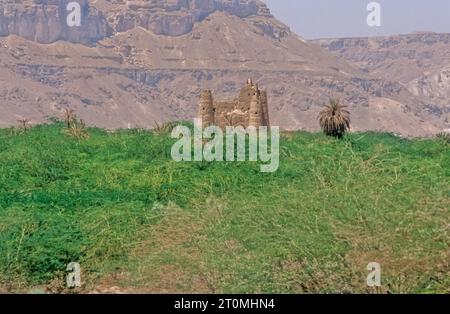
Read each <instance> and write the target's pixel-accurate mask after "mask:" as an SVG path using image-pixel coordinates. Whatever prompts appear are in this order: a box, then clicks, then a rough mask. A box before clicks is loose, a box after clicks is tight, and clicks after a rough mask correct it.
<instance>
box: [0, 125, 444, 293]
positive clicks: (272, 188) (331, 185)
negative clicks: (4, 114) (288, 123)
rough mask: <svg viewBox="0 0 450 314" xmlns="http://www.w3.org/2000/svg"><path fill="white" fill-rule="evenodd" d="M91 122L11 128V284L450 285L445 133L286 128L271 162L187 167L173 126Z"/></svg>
mask: <svg viewBox="0 0 450 314" xmlns="http://www.w3.org/2000/svg"><path fill="white" fill-rule="evenodd" d="M89 132H90V137H89V138H88V139H76V138H73V137H70V136H68V135H67V134H66V133H65V131H64V124H63V123H53V124H50V125H42V126H36V127H34V128H32V129H30V130H27V131H26V132H17V131H16V130H13V129H2V130H0V291H22V292H35V291H41V292H42V291H47V292H70V291H68V290H67V289H66V288H64V285H65V282H64V276H65V268H66V265H67V264H68V263H69V262H79V263H80V265H81V268H82V280H83V287H82V288H80V289H77V290H75V292H90V291H99V292H216V293H240V292H244V293H253V292H255V293H257V292H262V293H266V292H274V293H279V292H286V293H315V292H319V293H329V292H342V293H348V292H349V293H353V292H363V293H364V292H378V293H406V292H416V293H433V292H447V293H448V292H450V276H449V271H450V267H449V256H450V250H449V234H448V232H449V226H450V225H449V223H450V219H449V216H450V215H449V207H450V150H449V145H448V144H446V143H445V142H444V141H443V140H439V139H435V140H406V139H400V138H397V137H394V136H392V135H389V134H376V133H355V134H350V135H349V136H347V137H345V138H343V139H341V140H336V139H333V138H327V137H325V136H323V135H321V134H310V133H304V132H296V133H285V134H284V135H283V137H282V141H281V147H280V153H281V156H280V168H279V170H278V171H277V172H275V173H261V172H260V169H259V164H257V163H252V162H241V163H237V162H235V163H229V162H216V163H207V162H181V163H176V162H174V161H172V160H171V158H170V149H171V146H172V144H173V143H174V141H175V140H172V139H171V138H170V136H169V135H168V134H163V133H160V134H158V133H152V132H147V131H139V130H126V131H125V130H124V131H118V132H115V133H107V132H106V131H105V130H101V129H89ZM369 262H378V263H380V264H381V267H382V287H381V288H380V289H377V290H376V291H375V290H368V288H367V286H366V277H367V275H368V273H369V271H367V270H366V266H367V264H368V263H369ZM72 292H73V291H72Z"/></svg>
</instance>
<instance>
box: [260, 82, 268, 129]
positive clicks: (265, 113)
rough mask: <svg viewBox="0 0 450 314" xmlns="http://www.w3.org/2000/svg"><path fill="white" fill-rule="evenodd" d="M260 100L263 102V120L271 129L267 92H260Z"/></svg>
mask: <svg viewBox="0 0 450 314" xmlns="http://www.w3.org/2000/svg"><path fill="white" fill-rule="evenodd" d="M259 100H260V102H261V110H262V119H263V124H262V125H264V126H268V127H270V119H269V105H268V101H267V91H266V90H262V91H261V92H260V97H259Z"/></svg>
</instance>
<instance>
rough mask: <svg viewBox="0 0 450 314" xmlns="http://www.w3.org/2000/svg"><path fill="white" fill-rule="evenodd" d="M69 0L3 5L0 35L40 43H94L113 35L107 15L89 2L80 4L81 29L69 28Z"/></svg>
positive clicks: (0, 10) (0, 17) (0, 18)
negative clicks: (60, 41) (13, 36)
mask: <svg viewBox="0 0 450 314" xmlns="http://www.w3.org/2000/svg"><path fill="white" fill-rule="evenodd" d="M69 2H70V1H69V0H60V1H58V0H34V1H12V0H6V1H5V0H3V1H2V3H0V36H7V35H17V36H20V37H23V38H26V39H28V40H32V41H36V42H39V43H45V44H48V43H52V42H55V41H57V40H65V41H68V42H73V43H85V44H89V43H93V42H96V41H98V40H100V39H102V38H105V37H106V36H109V35H111V34H112V29H111V28H110V26H109V25H108V23H107V21H106V19H105V17H104V15H103V14H102V13H101V12H100V11H98V10H97V9H96V8H95V7H90V6H89V5H88V1H87V0H79V1H77V2H78V3H79V4H80V6H81V10H82V15H81V16H82V25H83V26H82V27H69V26H68V25H67V14H68V13H69V11H67V4H68V3H69Z"/></svg>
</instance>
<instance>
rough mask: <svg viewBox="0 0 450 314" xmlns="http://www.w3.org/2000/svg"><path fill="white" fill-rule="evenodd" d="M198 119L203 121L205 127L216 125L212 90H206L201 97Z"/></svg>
mask: <svg viewBox="0 0 450 314" xmlns="http://www.w3.org/2000/svg"><path fill="white" fill-rule="evenodd" d="M198 117H199V118H201V119H202V122H203V127H206V126H209V125H213V124H214V103H213V98H212V93H211V91H210V90H205V91H203V92H202V94H201V96H200V103H199V105H198Z"/></svg>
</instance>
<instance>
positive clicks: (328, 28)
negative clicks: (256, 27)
mask: <svg viewBox="0 0 450 314" xmlns="http://www.w3.org/2000/svg"><path fill="white" fill-rule="evenodd" d="M265 2H266V3H267V5H268V6H269V8H270V10H271V11H272V14H273V15H275V16H276V17H277V18H278V19H280V20H281V21H283V22H284V23H285V24H287V25H289V26H290V27H291V29H292V30H293V31H295V32H296V33H297V34H299V35H300V36H302V37H305V38H323V37H357V36H375V35H391V34H405V33H412V32H417V31H432V32H445V33H450V0H378V1H376V2H378V3H379V4H380V5H381V26H380V27H369V26H368V25H367V16H368V15H369V13H370V12H368V11H367V10H366V8H367V4H368V3H370V2H372V0H265Z"/></svg>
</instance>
